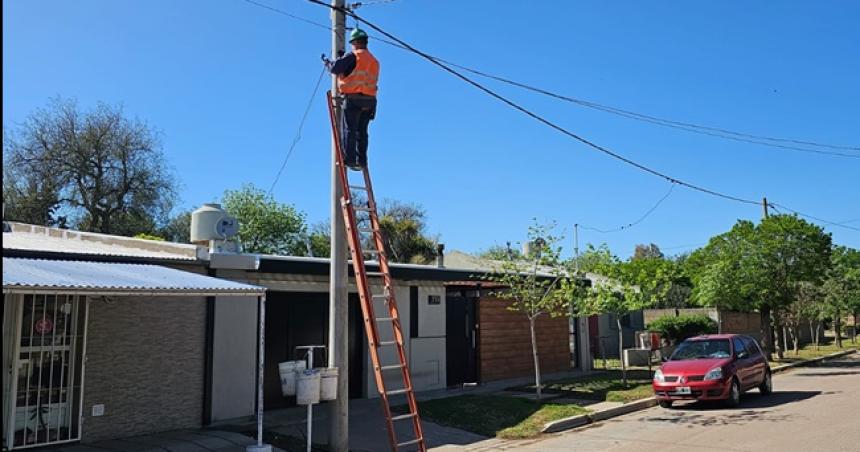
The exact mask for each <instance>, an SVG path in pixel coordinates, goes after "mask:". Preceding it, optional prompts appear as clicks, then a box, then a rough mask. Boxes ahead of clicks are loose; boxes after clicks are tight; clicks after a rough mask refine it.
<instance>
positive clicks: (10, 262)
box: [3, 257, 266, 296]
mask: <svg viewBox="0 0 860 452" xmlns="http://www.w3.org/2000/svg"><path fill="white" fill-rule="evenodd" d="M265 290H266V289H265V288H264V287H259V286H252V285H249V284H241V283H237V282H233V281H227V280H224V279H218V278H212V277H209V276H205V275H198V274H196V273H191V272H186V271H182V270H176V269H173V268H167V267H162V266H159V265H149V264H120V263H108V262H86V261H58V260H47V259H25V258H15V257H4V258H3V292H4V293H7V292H23V293H33V292H40V291H49V292H74V293H82V294H92V295H131V294H143V295H201V296H202V295H260V294H262V293H264V292H265Z"/></svg>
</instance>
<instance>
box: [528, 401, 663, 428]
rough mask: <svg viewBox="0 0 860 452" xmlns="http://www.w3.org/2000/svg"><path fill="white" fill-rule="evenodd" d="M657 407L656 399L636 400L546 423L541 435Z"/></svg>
mask: <svg viewBox="0 0 860 452" xmlns="http://www.w3.org/2000/svg"><path fill="white" fill-rule="evenodd" d="M655 405H657V399H655V398H654V397H648V398H647V399H639V400H634V401H633V402H629V403H625V404H624V405H621V406H617V407H612V408H607V409H605V410H601V411H597V412H594V413H588V414H580V415H577V416H571V417H567V418H564V419H559V420H557V421H552V422H548V423H546V425H544V427H543V429H542V430H541V433H558V432H563V431H565V430H570V429H572V428H576V427H581V426H583V425H585V424H591V423H594V422H599V421H605V420H607V419H611V418H614V417H617V416H621V415H624V414H628V413H632V412H634V411H639V410H644V409H646V408H651V407H652V406H655Z"/></svg>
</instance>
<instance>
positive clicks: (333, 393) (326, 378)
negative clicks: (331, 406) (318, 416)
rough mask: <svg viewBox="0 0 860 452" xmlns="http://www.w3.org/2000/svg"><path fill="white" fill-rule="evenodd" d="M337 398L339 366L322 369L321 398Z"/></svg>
mask: <svg viewBox="0 0 860 452" xmlns="http://www.w3.org/2000/svg"><path fill="white" fill-rule="evenodd" d="M336 398H337V367H329V368H327V369H321V370H320V400H334V399H336Z"/></svg>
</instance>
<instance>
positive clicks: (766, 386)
mask: <svg viewBox="0 0 860 452" xmlns="http://www.w3.org/2000/svg"><path fill="white" fill-rule="evenodd" d="M758 390H759V392H761V393H762V394H765V395H767V394H770V393H771V392H773V378H772V377H771V375H770V372H765V373H764V381H762V382H761V384H760V385H759V386H758Z"/></svg>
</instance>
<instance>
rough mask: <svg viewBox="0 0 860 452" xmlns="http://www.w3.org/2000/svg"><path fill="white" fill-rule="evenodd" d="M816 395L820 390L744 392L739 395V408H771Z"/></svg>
mask: <svg viewBox="0 0 860 452" xmlns="http://www.w3.org/2000/svg"><path fill="white" fill-rule="evenodd" d="M818 395H821V391H774V392H773V393H771V394H769V395H762V394H758V393H755V392H753V393H746V394H744V395H743V396H742V397H741V405H740V407H739V408H772V407H775V406H779V405H785V404H788V403H793V402H800V401H802V400H806V399H811V398H813V397H815V396H818Z"/></svg>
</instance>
